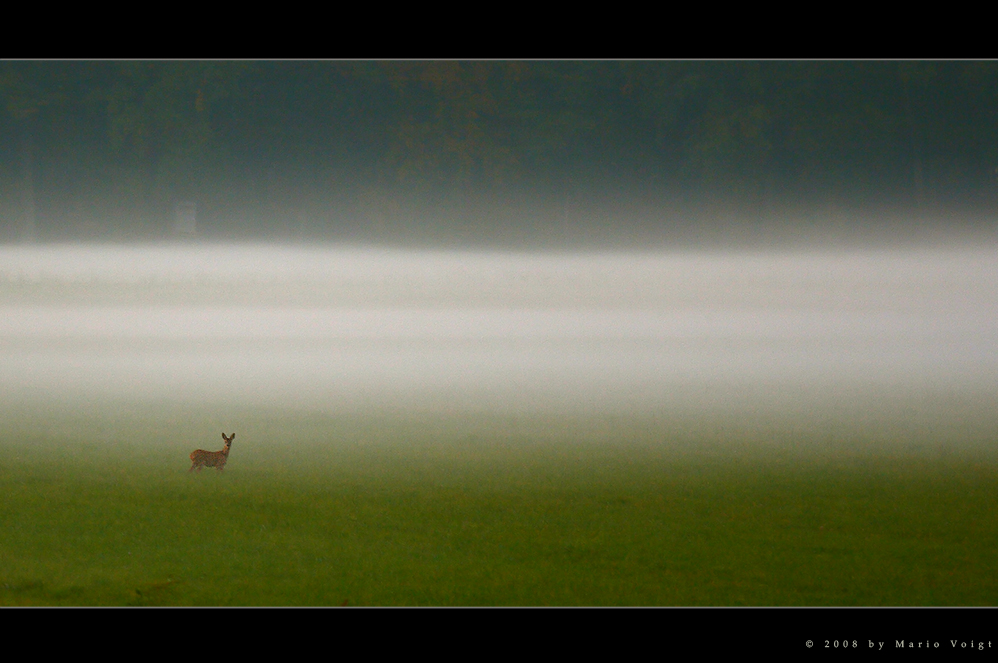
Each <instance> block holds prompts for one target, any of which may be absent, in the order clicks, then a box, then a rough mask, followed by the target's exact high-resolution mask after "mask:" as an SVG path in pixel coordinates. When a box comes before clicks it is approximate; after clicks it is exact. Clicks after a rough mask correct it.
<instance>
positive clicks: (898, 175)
mask: <svg viewBox="0 0 998 663" xmlns="http://www.w3.org/2000/svg"><path fill="white" fill-rule="evenodd" d="M0 101H2V108H0V241H3V242H15V241H51V240H80V239H85V240H95V239H104V240H106V239H110V240H130V239H159V238H167V237H170V236H171V231H172V229H173V219H174V210H175V206H176V205H177V203H178V202H181V201H194V202H196V203H197V217H198V233H199V234H200V235H201V236H203V237H208V238H227V239H237V238H248V239H251V238H259V239H291V238H298V239H304V240H309V239H359V240H364V241H381V242H389V243H399V242H401V243H404V242H407V241H420V240H423V241H428V242H440V241H444V242H445V243H446V242H447V241H448V240H453V241H455V242H458V243H460V242H464V243H471V244H474V243H485V244H489V243H499V244H516V243H527V244H529V243H531V242H533V241H537V240H543V239H544V238H549V237H552V236H558V237H561V238H565V237H568V238H572V237H575V238H582V239H586V238H588V239H593V238H594V237H595V238H600V237H606V236H609V235H612V234H613V233H617V234H618V235H621V236H627V235H632V236H637V235H638V234H640V233H638V231H639V230H640V231H642V232H645V233H646V234H648V233H650V234H654V231H655V230H657V229H661V228H660V227H662V228H664V227H666V226H668V225H669V224H677V223H681V221H680V219H683V218H686V219H689V218H693V217H692V216H690V215H691V214H692V213H696V214H694V216H695V217H696V221H695V223H697V224H706V225H710V224H711V223H717V224H722V222H723V223H728V224H731V223H735V222H737V223H748V224H756V225H763V226H764V225H766V224H767V223H771V224H775V223H776V221H775V219H777V218H782V219H784V220H786V219H790V221H784V222H785V223H790V224H793V223H796V222H799V220H800V219H802V218H804V217H806V216H807V215H808V214H810V215H812V216H816V217H820V216H821V215H822V214H825V213H834V212H835V211H836V210H838V214H839V216H840V217H842V216H843V215H844V217H845V218H847V219H848V218H851V217H850V215H853V216H855V217H856V218H858V215H859V213H867V214H875V213H881V212H884V211H890V212H891V213H894V214H895V215H897V214H900V215H901V216H906V215H907V217H906V218H911V219H918V218H922V217H931V216H933V215H935V216H937V217H938V216H945V215H950V214H965V215H969V216H972V217H974V218H976V219H981V218H988V217H989V215H990V214H991V212H993V211H995V208H996V207H998V62H973V61H957V62H909V61H905V62H889V61H872V62H870V61H867V62H840V61H832V62H828V61H816V62H815V61H812V62H788V61H761V62H743V61H429V62H421V61H387V62H373V61H3V62H0ZM833 215H834V214H833ZM429 219H432V222H431V221H428V220H429ZM794 219H797V221H794ZM978 222H980V221H978ZM912 223H915V221H912ZM596 228H599V229H600V232H599V233H595V231H594V229H596Z"/></svg>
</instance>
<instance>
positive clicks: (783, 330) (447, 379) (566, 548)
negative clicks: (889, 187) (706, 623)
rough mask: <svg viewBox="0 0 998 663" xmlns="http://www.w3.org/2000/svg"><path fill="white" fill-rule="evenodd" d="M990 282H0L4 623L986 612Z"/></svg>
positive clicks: (204, 273)
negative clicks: (114, 614) (154, 613)
mask: <svg viewBox="0 0 998 663" xmlns="http://www.w3.org/2000/svg"><path fill="white" fill-rule="evenodd" d="M996 255H998V254H995V252H994V251H993V249H992V248H991V246H990V245H987V246H972V247H963V248H961V247H949V248H947V247H922V248H913V249H904V250H902V249H897V250H894V249H857V250H842V251H832V250H824V249H823V250H811V251H805V250H797V249H794V250H789V249H788V250H775V249H774V250H768V251H743V252H738V251H706V250H705V251H671V252H660V253H652V252H648V253H643V254H640V253H634V254H625V253H619V254H618V253H600V252H589V253H579V254H542V253H499V252H458V251H453V252H449V251H403V250H387V249H386V250H381V249H363V248H350V247H322V246H268V245H247V246H241V245H211V244H199V243H191V244H189V245H185V244H179V243H178V244H176V245H150V246H142V245H134V246H132V245H122V246H112V245H107V246H102V245H65V246H59V245H37V246H21V247H0V605H18V606H20V605H36V606H58V605H64V606H341V605H344V604H346V605H349V606H976V605H992V606H993V605H996V604H998V573H996V571H998V556H996V555H995V551H996V550H998V518H996V515H998V473H996V470H998V447H996V445H995V441H996V439H998V414H996V413H998V407H996V403H995V392H994V385H995V376H996V375H998V331H996V330H998V327H995V324H994V320H995V317H994V312H995V311H996V310H998V309H996V306H998V288H996V287H995V285H996V284H998V260H996V258H995V256H996ZM223 432H224V433H225V434H231V433H235V434H236V438H235V440H234V442H233V446H232V451H231V455H230V457H229V460H228V464H227V465H226V468H225V471H224V472H222V473H219V472H216V471H215V470H212V469H206V470H203V471H202V472H200V473H194V474H191V473H189V472H188V469H189V468H190V460H189V454H190V453H191V452H192V451H193V450H195V449H205V450H209V451H216V450H219V449H221V448H222V443H223V441H222V433H223ZM814 637H817V636H814ZM836 637H839V636H838V635H836ZM885 637H886V636H885Z"/></svg>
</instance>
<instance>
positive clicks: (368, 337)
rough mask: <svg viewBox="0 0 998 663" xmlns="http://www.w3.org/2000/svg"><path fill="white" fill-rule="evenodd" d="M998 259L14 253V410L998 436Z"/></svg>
mask: <svg viewBox="0 0 998 663" xmlns="http://www.w3.org/2000/svg"><path fill="white" fill-rule="evenodd" d="M996 313H998V252H996V251H995V249H994V247H992V246H963V247H952V246H951V247H946V248H943V247H936V248H933V247H922V248H908V249H852V250H848V251H814V250H812V251H808V250H803V249H799V250H783V251H771V252H765V251H741V252H737V251H727V252H725V251H694V250H686V251H676V252H660V253H600V252H590V253H579V254H558V255H556V254H543V253H501V252H471V251H467V252H458V251H455V252H444V251H422V252H414V251H403V250H380V249H358V248H349V247H335V246H332V247H318V246H312V247H307V246H304V247H293V246H267V245H250V246H246V245H244V246H240V245H214V246H207V245H200V246H199V245H187V246H185V245H174V246H168V245H161V246H138V245H135V246H102V245H90V246H82V245H64V246H36V247H2V248H0V390H2V392H3V395H4V397H5V398H6V399H8V400H12V399H15V400H16V399H20V398H43V399H50V400H74V401H77V400H80V399H84V400H86V399H97V398H103V397H113V398H123V399H142V400H154V401H155V400H163V401H170V402H177V401H180V402H199V403H206V404H210V403H218V404H219V405H224V404H242V405H254V404H259V405H266V406H274V407H297V408H307V409H314V410H321V411H323V412H327V413H330V414H334V415H335V413H337V412H354V411H357V410H363V409H365V408H375V407H378V408H382V407H388V408H393V409H398V410H403V411H405V410H412V411H436V412H449V413H460V412H469V413H473V412H497V413H513V414H515V413H517V412H522V413H536V412H548V413H553V414H558V413H563V414H565V415H579V414H582V415H596V416H603V415H606V416H617V415H619V416H622V417H628V416H635V417H638V416H640V417H648V416H651V417H657V418H663V419H666V420H667V419H668V417H670V416H683V417H687V418H688V417H691V416H692V417H695V418H697V417H699V418H703V419H705V420H706V419H709V418H711V417H717V416H744V417H753V418H756V419H760V420H762V419H765V420H773V421H776V420H782V421H789V422H792V421H794V420H798V421H803V420H804V419H807V420H808V421H811V422H812V423H814V422H821V421H835V422H838V423H839V424H841V425H847V424H848V425H857V426H874V427H876V426H880V427H884V428H885V429H887V428H892V429H897V430H909V431H910V430H921V431H923V432H926V431H928V432H931V431H932V430H936V429H938V430H940V431H941V430H943V429H953V430H956V429H967V430H970V429H974V430H976V431H977V433H979V434H980V433H983V434H987V433H988V431H998V427H996V426H995V418H994V417H990V416H989V415H987V414H986V413H987V412H989V411H998V407H995V406H996V405H998V402H996V401H998V394H996V393H995V391H994V384H995V378H996V377H998V326H996V325H995V324H994V320H995V319H996Z"/></svg>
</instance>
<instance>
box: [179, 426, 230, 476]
mask: <svg viewBox="0 0 998 663" xmlns="http://www.w3.org/2000/svg"><path fill="white" fill-rule="evenodd" d="M222 439H223V440H225V448H224V449H222V450H221V451H205V450H204V449H198V450H196V451H193V452H191V463H192V464H191V469H189V470H187V471H188V472H193V471H194V470H195V469H196V470H197V471H198V472H200V471H201V468H202V467H214V468H215V469H216V470H218V471H219V472H221V471H222V470H224V469H225V461H227V460H229V449H230V448H231V447H232V440H234V439H236V434H235V433H233V434H232V436H231V437H226V436H225V433H222Z"/></svg>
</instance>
